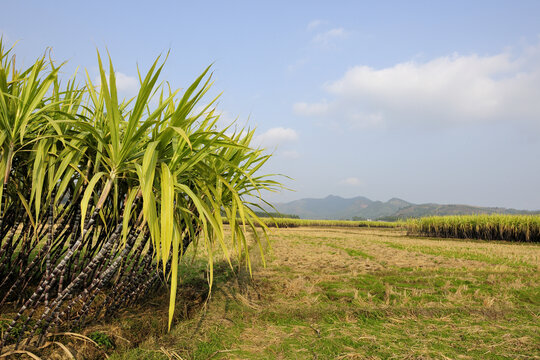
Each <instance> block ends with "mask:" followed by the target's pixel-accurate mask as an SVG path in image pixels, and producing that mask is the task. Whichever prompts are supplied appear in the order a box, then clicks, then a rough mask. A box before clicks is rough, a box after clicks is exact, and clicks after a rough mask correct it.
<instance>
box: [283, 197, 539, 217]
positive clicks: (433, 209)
mask: <svg viewBox="0 0 540 360" xmlns="http://www.w3.org/2000/svg"><path fill="white" fill-rule="evenodd" d="M274 206H275V207H276V209H277V210H278V211H279V212H281V213H285V214H295V215H298V216H299V217H300V218H302V219H354V220H363V219H372V220H376V219H381V220H396V219H406V218H411V217H424V216H433V215H469V214H533V213H536V214H538V213H539V212H540V211H536V212H534V211H526V210H516V209H506V208H499V207H478V206H470V205H441V204H413V203H410V202H407V201H405V200H402V199H398V198H392V199H390V200H388V201H387V202H382V201H373V200H370V199H368V198H366V197H363V196H358V197H354V198H351V199H345V198H342V197H340V196H335V195H329V196H327V197H325V198H324V199H313V198H312V199H300V200H295V201H291V202H288V203H278V204H274Z"/></svg>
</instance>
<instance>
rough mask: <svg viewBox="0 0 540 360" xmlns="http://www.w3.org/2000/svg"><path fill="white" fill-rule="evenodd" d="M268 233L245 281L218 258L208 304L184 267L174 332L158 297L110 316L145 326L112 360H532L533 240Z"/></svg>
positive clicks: (197, 278)
mask: <svg viewBox="0 0 540 360" xmlns="http://www.w3.org/2000/svg"><path fill="white" fill-rule="evenodd" d="M271 240H272V249H271V250H270V253H269V256H268V259H267V260H268V266H267V268H262V267H261V266H260V265H259V266H256V267H255V269H254V277H253V280H252V281H251V280H249V276H247V275H246V274H245V273H242V274H241V275H240V276H238V277H236V276H234V275H233V274H232V272H231V271H229V270H227V269H228V268H227V267H226V265H224V264H223V265H222V268H221V270H225V271H221V270H218V272H219V273H220V274H221V275H219V276H217V277H216V279H215V288H214V289H213V292H212V297H211V299H210V300H209V301H208V302H206V303H205V302H204V296H203V297H201V296H193V294H197V293H204V289H205V288H206V284H205V282H204V280H203V277H204V273H205V268H204V266H203V265H202V264H201V266H200V267H199V268H198V270H197V271H193V270H191V269H192V267H193V266H192V265H191V267H190V268H189V270H188V268H187V267H186V268H185V269H184V270H183V271H187V272H185V273H184V280H183V281H184V283H183V284H182V285H180V287H181V288H182V289H183V290H182V291H183V292H184V293H183V294H182V295H183V296H182V297H181V299H182V300H180V301H179V304H178V307H179V308H177V313H178V314H179V316H178V317H177V318H176V319H175V327H174V329H173V330H172V331H171V333H168V334H167V333H166V331H165V330H166V311H163V315H162V316H161V318H160V317H159V316H158V315H156V313H159V311H157V310H159V309H160V307H163V308H166V306H167V301H166V298H164V299H161V300H159V299H158V300H153V304H154V305H155V309H154V310H153V311H150V312H148V313H145V314H140V313H139V314H137V316H133V315H127V314H126V315H125V316H123V317H121V318H120V319H119V320H118V321H117V323H116V324H115V328H116V329H129V328H131V329H137V328H139V327H143V328H146V329H147V330H146V331H145V332H144V334H141V333H140V331H139V332H137V331H136V330H122V331H120V334H121V336H122V337H124V338H127V339H130V341H131V342H132V344H131V345H129V346H127V345H126V346H123V345H122V346H119V347H118V348H117V350H116V352H115V353H113V354H112V356H111V357H110V358H111V359H140V358H147V359H174V358H176V359H178V358H182V359H388V358H396V359H449V358H451V359H507V358H508V359H518V358H519V359H522V358H525V359H538V358H540V336H539V333H538V325H539V319H538V316H539V314H540V276H539V272H538V270H539V265H540V246H538V245H536V244H522V243H519V244H516V243H512V244H511V243H505V242H501V241H497V242H486V241H465V240H451V239H445V240H440V239H427V238H414V237H408V236H406V234H405V231H402V230H397V229H368V228H289V229H273V230H272V231H271ZM253 250H254V251H253V252H252V255H253V256H254V257H255V256H256V251H255V249H253ZM252 261H253V262H254V263H260V261H258V260H257V259H252ZM216 275H217V274H216ZM190 289H191V290H190ZM189 294H192V295H189ZM193 304H197V305H196V306H194V305H193ZM145 306H148V305H145ZM147 308H148V307H147ZM107 326H109V325H107ZM106 328H107V327H106V326H105V325H104V327H103V328H102V330H100V328H99V327H98V328H95V329H93V331H105V330H103V329H106ZM176 356H178V357H176Z"/></svg>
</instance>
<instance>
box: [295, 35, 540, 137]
mask: <svg viewBox="0 0 540 360" xmlns="http://www.w3.org/2000/svg"><path fill="white" fill-rule="evenodd" d="M324 90H325V91H326V93H327V94H328V95H331V96H332V97H333V100H332V101H328V100H326V99H325V100H321V101H319V102H314V103H305V102H298V103H296V104H294V106H293V110H294V111H295V112H296V113H297V114H300V115H304V116H310V117H322V118H327V119H339V120H340V121H345V122H346V123H347V124H348V125H349V126H352V127H355V126H381V125H386V126H391V125H394V124H398V123H406V124H411V123H412V124H424V125H425V124H431V125H440V124H452V123H468V122H490V121H513V122H519V121H524V122H534V123H536V124H538V125H540V121H539V120H540V101H539V99H540V45H539V46H532V47H529V48H527V49H525V50H524V51H522V52H521V54H520V55H519V56H517V57H515V56H512V54H511V53H509V52H504V53H501V54H497V55H493V56H480V55H467V56H465V55H459V54H453V55H450V56H445V57H439V58H436V59H433V60H430V61H427V62H423V63H421V62H416V61H410V62H405V63H399V64H396V65H394V66H392V67H388V68H383V69H374V68H372V67H369V66H365V65H359V66H355V67H353V68H351V69H350V70H348V71H347V72H346V73H345V74H344V75H343V77H342V78H340V79H338V80H336V81H334V82H331V83H329V84H327V85H325V86H324Z"/></svg>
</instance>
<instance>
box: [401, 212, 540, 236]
mask: <svg viewBox="0 0 540 360" xmlns="http://www.w3.org/2000/svg"><path fill="white" fill-rule="evenodd" d="M406 227H407V230H408V233H409V234H410V235H422V236H432V237H444V238H458V239H483V240H506V241H523V242H539V241H540V216H538V215H464V216H433V217H426V218H420V219H410V220H408V221H407V223H406Z"/></svg>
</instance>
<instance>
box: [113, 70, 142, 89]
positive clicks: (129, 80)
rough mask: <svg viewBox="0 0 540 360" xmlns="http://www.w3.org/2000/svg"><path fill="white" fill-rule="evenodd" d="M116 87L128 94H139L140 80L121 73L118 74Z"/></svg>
mask: <svg viewBox="0 0 540 360" xmlns="http://www.w3.org/2000/svg"><path fill="white" fill-rule="evenodd" d="M116 87H117V88H118V90H120V91H125V92H126V93H137V91H138V90H139V80H138V79H136V78H134V77H132V76H129V75H126V74H124V73H121V72H116Z"/></svg>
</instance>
